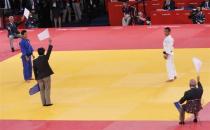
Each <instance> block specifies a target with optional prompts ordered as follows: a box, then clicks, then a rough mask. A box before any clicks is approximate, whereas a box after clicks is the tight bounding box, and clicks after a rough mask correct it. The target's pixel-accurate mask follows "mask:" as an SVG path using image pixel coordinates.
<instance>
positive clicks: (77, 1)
mask: <svg viewBox="0 0 210 130" xmlns="http://www.w3.org/2000/svg"><path fill="white" fill-rule="evenodd" d="M72 6H73V9H74V13H75V20H76V21H80V20H82V10H81V8H80V0H72Z"/></svg>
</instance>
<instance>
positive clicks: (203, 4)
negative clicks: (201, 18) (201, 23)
mask: <svg viewBox="0 0 210 130" xmlns="http://www.w3.org/2000/svg"><path fill="white" fill-rule="evenodd" d="M208 5H209V8H210V1H209V3H208ZM200 7H202V8H206V2H205V1H204V2H202V3H201V5H200Z"/></svg>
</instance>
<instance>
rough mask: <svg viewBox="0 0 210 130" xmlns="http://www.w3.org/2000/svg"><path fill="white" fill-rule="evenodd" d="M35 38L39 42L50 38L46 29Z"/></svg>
mask: <svg viewBox="0 0 210 130" xmlns="http://www.w3.org/2000/svg"><path fill="white" fill-rule="evenodd" d="M37 36H38V39H39V40H40V41H42V40H45V39H47V38H50V34H49V31H48V29H45V30H44V31H43V32H41V33H39V34H38V35H37Z"/></svg>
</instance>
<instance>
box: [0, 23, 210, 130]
mask: <svg viewBox="0 0 210 130" xmlns="http://www.w3.org/2000/svg"><path fill="white" fill-rule="evenodd" d="M163 28H164V26H143V27H125V28H123V27H92V28H60V29H50V34H51V36H52V39H53V45H54V52H53V53H52V56H51V59H50V63H51V66H52V68H53V70H54V72H55V74H54V75H53V76H52V101H53V103H54V105H53V106H52V107H42V106H41V100H40V95H39V94H36V95H34V96H29V94H28V90H29V88H30V87H32V86H33V85H34V84H35V83H36V82H35V81H31V82H30V83H25V82H24V80H23V76H22V63H21V60H20V54H19V51H17V52H16V53H11V52H10V50H9V47H8V39H7V33H6V31H0V46H1V48H0V130H20V129H21V130H61V129H62V130H208V129H210V116H209V115H210V103H209V101H210V95H209V93H210V87H209V86H210V80H209V79H210V49H209V48H210V37H209V36H210V31H209V29H210V25H176V26H171V28H172V36H173V37H174V38H175V47H176V49H175V64H176V69H177V72H178V79H177V80H176V81H175V82H172V83H167V82H165V81H166V79H167V75H166V70H165V61H164V59H163V57H162V49H161V48H162V40H163V37H164V35H163ZM42 30H43V29H33V30H28V32H29V37H30V40H31V43H32V45H33V46H34V48H35V49H37V48H38V47H40V46H44V47H47V41H43V42H40V41H38V39H37V36H36V35H37V34H38V33H39V32H41V31H42ZM16 48H18V40H16ZM35 55H36V56H37V54H36V53H35ZM193 57H198V58H200V59H201V60H202V61H203V66H202V70H201V74H200V76H201V81H202V83H203V86H204V95H203V99H202V103H203V106H204V109H203V110H202V111H201V113H200V116H199V121H200V122H199V123H197V124H193V123H192V122H191V120H190V119H191V117H190V115H187V120H188V121H187V124H186V125H185V126H179V125H178V111H177V110H176V108H175V107H174V106H173V102H175V101H177V100H179V99H180V97H181V96H182V95H183V93H184V91H185V90H187V89H188V81H189V79H191V78H194V77H196V73H195V69H194V66H193V64H192V58H193Z"/></svg>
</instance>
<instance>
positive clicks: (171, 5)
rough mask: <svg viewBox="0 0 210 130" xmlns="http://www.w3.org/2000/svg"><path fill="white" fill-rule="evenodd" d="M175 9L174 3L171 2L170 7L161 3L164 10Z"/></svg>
mask: <svg viewBox="0 0 210 130" xmlns="http://www.w3.org/2000/svg"><path fill="white" fill-rule="evenodd" d="M175 8H176V7H175V2H174V1H173V0H172V1H171V2H170V5H166V1H165V2H164V3H163V9H164V10H175Z"/></svg>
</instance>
